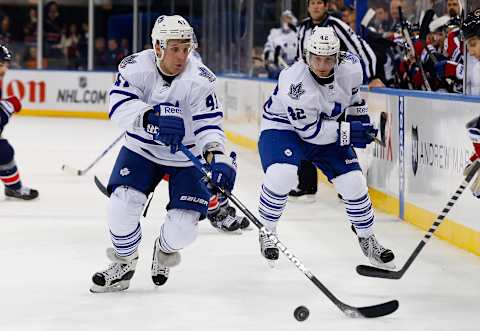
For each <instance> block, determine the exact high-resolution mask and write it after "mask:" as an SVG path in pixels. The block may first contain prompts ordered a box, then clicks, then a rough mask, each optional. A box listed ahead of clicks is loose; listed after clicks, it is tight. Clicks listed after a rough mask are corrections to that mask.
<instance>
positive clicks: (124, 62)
mask: <svg viewBox="0 0 480 331" xmlns="http://www.w3.org/2000/svg"><path fill="white" fill-rule="evenodd" d="M137 56H138V55H136V54H133V55H130V56H127V57H126V58H124V59H123V60H122V62H120V65H119V67H120V68H122V69H124V68H125V67H126V66H127V65H129V64H132V63H135V62H137V60H135V58H136V57H137Z"/></svg>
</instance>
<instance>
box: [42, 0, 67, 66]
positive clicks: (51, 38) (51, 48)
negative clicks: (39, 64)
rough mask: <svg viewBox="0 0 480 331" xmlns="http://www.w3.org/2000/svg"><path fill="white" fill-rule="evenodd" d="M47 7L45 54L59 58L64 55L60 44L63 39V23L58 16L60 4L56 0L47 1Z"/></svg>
mask: <svg viewBox="0 0 480 331" xmlns="http://www.w3.org/2000/svg"><path fill="white" fill-rule="evenodd" d="M45 9H46V10H45V12H46V17H45V21H44V31H45V36H44V38H45V56H46V57H49V58H56V59H58V58H61V57H62V55H63V54H62V50H61V48H62V47H61V44H60V41H61V39H62V25H61V22H60V19H59V17H58V16H59V13H58V4H57V3H56V2H55V1H51V2H49V3H47V5H46V6H45Z"/></svg>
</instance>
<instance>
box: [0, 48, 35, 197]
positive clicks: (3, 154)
mask: <svg viewBox="0 0 480 331" xmlns="http://www.w3.org/2000/svg"><path fill="white" fill-rule="evenodd" d="M11 60H12V54H11V53H10V51H9V50H8V48H7V47H5V46H3V45H0V79H3V77H4V76H5V73H6V72H7V70H8V62H10V61H11ZM1 92H2V91H1V90H0V181H2V182H3V184H4V185H5V196H6V197H10V198H14V199H23V200H32V199H35V198H37V197H38V191H37V190H33V189H31V188H28V187H26V186H23V185H22V182H21V180H20V174H19V173H18V169H17V164H16V162H15V159H14V153H15V152H14V150H13V147H12V146H11V145H10V144H9V142H8V140H7V139H5V138H3V137H2V131H3V128H4V127H5V125H7V123H8V121H9V120H10V117H11V116H12V115H13V113H18V112H19V111H20V110H21V109H22V105H21V103H20V100H19V99H18V98H17V97H16V96H10V97H8V98H6V99H1V96H2V95H1Z"/></svg>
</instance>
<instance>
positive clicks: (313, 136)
mask: <svg viewBox="0 0 480 331" xmlns="http://www.w3.org/2000/svg"><path fill="white" fill-rule="evenodd" d="M321 128H322V121H318V123H317V129H316V130H315V132H314V133H313V134H312V135H310V136H308V137H304V138H303V139H313V138H315V137H316V136H317V135H318V133H319V132H320V129H321Z"/></svg>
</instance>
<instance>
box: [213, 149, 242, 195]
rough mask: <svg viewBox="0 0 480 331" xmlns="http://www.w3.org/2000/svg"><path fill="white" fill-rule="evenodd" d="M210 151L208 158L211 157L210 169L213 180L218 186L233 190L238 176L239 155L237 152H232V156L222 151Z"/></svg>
mask: <svg viewBox="0 0 480 331" xmlns="http://www.w3.org/2000/svg"><path fill="white" fill-rule="evenodd" d="M208 153H209V156H208V159H210V161H209V162H210V171H211V172H212V182H213V183H214V184H215V185H216V186H218V187H220V188H222V189H225V190H227V191H231V190H233V186H234V184H235V178H236V176H237V162H236V159H237V155H236V154H235V152H231V153H230V157H228V156H226V155H225V154H223V153H222V152H216V151H215V152H208ZM212 189H213V188H212ZM213 191H215V190H213Z"/></svg>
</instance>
